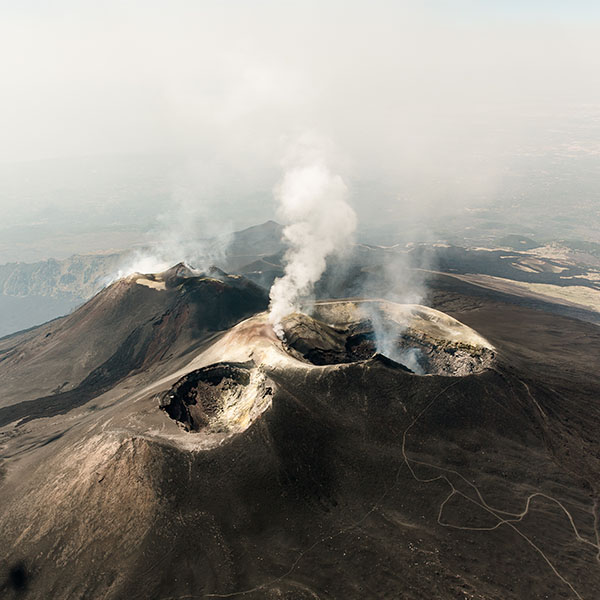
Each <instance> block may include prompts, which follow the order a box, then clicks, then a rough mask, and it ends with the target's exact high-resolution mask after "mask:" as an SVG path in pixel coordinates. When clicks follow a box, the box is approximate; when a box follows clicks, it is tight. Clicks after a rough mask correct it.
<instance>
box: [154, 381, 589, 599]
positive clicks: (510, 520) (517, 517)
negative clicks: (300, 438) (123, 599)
mask: <svg viewBox="0 0 600 600" xmlns="http://www.w3.org/2000/svg"><path fill="white" fill-rule="evenodd" d="M459 381H460V380H459V379H457V380H456V381H454V382H452V383H451V384H449V385H447V386H446V387H445V388H443V389H442V390H441V391H440V392H438V393H437V394H436V395H435V396H434V398H433V399H432V400H430V401H429V403H428V404H427V405H426V406H425V408H423V410H421V412H419V413H418V414H417V416H416V417H415V418H414V419H413V420H412V421H411V423H410V424H409V425H408V427H407V428H406V429H405V430H404V432H403V433H402V447H401V450H402V458H403V462H402V464H401V465H400V466H399V467H398V470H397V471H396V476H395V483H394V485H393V486H392V487H391V488H389V489H386V490H385V492H384V493H383V494H382V495H381V496H380V498H379V500H378V501H377V502H376V503H375V504H374V505H373V506H372V507H371V508H370V509H369V510H368V511H367V512H366V513H365V514H364V515H363V516H362V517H361V518H360V519H358V520H357V521H355V522H353V523H351V524H350V525H348V526H347V527H344V528H342V529H340V530H338V531H337V532H335V533H332V534H329V535H326V536H324V537H322V538H319V539H318V540H316V541H315V542H314V543H313V544H311V545H310V546H308V547H307V548H305V549H304V550H303V551H301V552H300V553H299V554H298V556H297V557H296V559H295V560H294V562H293V563H292V564H291V566H290V567H289V568H288V570H287V571H286V572H285V573H283V574H282V575H279V576H278V577H275V578H274V579H271V580H269V581H267V582H265V583H262V584H260V585H257V586H255V587H253V588H249V589H245V590H239V591H235V592H228V593H222V594H218V593H211V594H202V595H193V594H192V595H184V596H168V597H166V598H162V599H161V600H193V599H197V598H234V597H236V596H245V595H248V594H252V593H255V592H259V591H260V590H265V589H268V588H270V587H272V586H274V585H276V584H277V583H280V582H281V581H283V580H284V579H286V578H287V577H289V576H290V575H291V574H292V572H293V571H294V570H295V569H296V567H297V566H298V564H299V563H300V561H301V560H302V558H303V557H304V556H305V555H306V554H308V553H309V552H310V551H311V550H313V548H315V547H317V546H318V545H320V544H322V543H324V542H326V541H328V540H333V539H335V538H336V537H339V536H340V535H343V534H344V533H347V532H348V531H351V530H352V529H355V528H356V527H358V526H359V525H360V524H361V523H362V522H364V521H365V520H366V519H367V518H368V517H369V516H370V515H371V514H372V513H373V512H375V511H376V510H377V509H378V508H379V507H380V505H381V502H382V501H383V499H384V498H385V497H386V496H387V495H388V493H389V492H390V491H391V490H392V489H394V488H395V487H397V486H398V484H399V479H398V478H399V475H400V472H401V470H402V468H403V467H404V466H406V467H407V468H408V470H409V472H410V474H411V475H412V477H413V478H414V479H415V481H418V482H419V483H433V482H436V481H444V482H445V483H447V484H448V486H449V487H450V493H449V494H448V496H446V498H445V499H444V500H443V501H442V503H441V504H440V508H439V511H438V516H437V522H438V524H439V525H440V526H442V527H448V528H451V529H458V530H462V531H494V530H496V529H498V528H499V527H501V526H502V525H506V526H507V527H510V528H511V529H512V530H513V531H515V533H517V534H518V535H519V536H520V537H521V538H523V540H525V542H527V544H529V545H530V546H531V547H532V548H533V549H534V550H535V551H536V552H537V553H538V554H539V556H540V557H541V558H542V559H543V560H544V562H546V563H547V564H548V566H549V567H550V569H551V570H552V572H553V573H554V575H555V576H556V577H557V578H558V579H559V580H560V581H561V582H562V583H563V584H564V585H566V586H567V587H568V588H569V589H570V590H571V592H572V593H573V595H574V596H575V598H577V600H585V599H584V598H583V596H582V595H581V594H580V593H579V592H578V591H577V590H576V589H575V587H574V586H573V584H572V583H570V582H569V581H568V580H567V579H566V578H565V577H564V576H563V575H562V574H561V573H560V572H559V570H558V569H557V568H556V566H555V565H554V564H553V563H552V561H551V560H550V559H549V558H548V556H547V555H546V554H545V553H544V551H543V550H542V549H541V548H540V547H539V546H538V545H537V544H535V542H533V541H532V540H531V539H530V538H529V537H528V536H527V535H525V534H524V533H523V532H522V531H521V530H519V529H518V528H517V526H516V525H515V523H519V522H521V521H522V520H523V519H524V518H525V516H526V515H527V514H528V513H529V511H530V509H531V503H532V500H533V499H535V498H545V499H546V500H548V501H550V502H553V503H555V504H556V505H557V506H558V507H559V508H560V509H561V510H562V511H563V512H564V514H565V515H566V516H567V518H568V520H569V523H570V525H571V528H572V529H573V532H574V534H575V539H576V540H577V541H578V542H580V543H582V544H586V545H588V546H590V547H592V548H594V549H595V550H596V551H597V554H596V560H597V561H598V562H599V563H600V531H599V522H598V500H597V499H596V500H595V501H594V507H593V515H594V530H595V537H596V543H594V542H592V541H590V540H588V539H586V538H584V537H583V536H582V535H581V534H580V532H579V530H578V529H577V526H576V525H575V521H574V519H573V516H572V515H571V513H570V512H569V510H568V509H567V508H566V507H565V506H564V504H563V503H562V502H560V501H559V500H557V499H556V498H554V497H552V496H549V495H547V494H544V493H543V492H534V493H533V494H530V495H529V497H528V498H527V499H526V503H525V508H524V509H523V510H522V511H521V512H519V513H512V512H509V511H505V510H501V509H498V508H494V507H492V506H490V505H489V504H488V503H487V502H486V500H485V498H484V497H483V494H482V493H481V491H480V490H479V488H478V487H477V486H476V485H475V484H474V483H472V482H470V481H469V480H468V479H466V477H464V476H463V475H462V474H461V473H459V472H458V471H455V470H453V469H447V468H445V467H441V466H439V465H434V464H431V463H428V462H425V461H419V460H416V459H412V458H409V456H408V454H407V452H406V438H407V436H408V433H409V432H410V430H411V429H412V428H413V427H414V426H415V425H416V424H417V422H418V421H419V420H420V419H421V417H422V416H423V415H424V414H425V413H426V412H427V411H428V410H429V409H430V408H431V406H433V404H434V403H435V402H436V401H437V400H438V399H439V398H440V397H441V396H443V395H444V394H446V392H448V391H449V390H450V389H451V388H452V387H454V386H455V385H456V384H457V383H458V382H459ZM522 383H523V385H525V387H526V389H527V393H528V394H529V396H530V398H531V399H532V401H533V402H534V404H535V406H536V407H537V408H538V410H539V411H540V413H541V414H542V416H543V417H544V418H546V415H545V413H544V411H543V410H542V409H541V407H540V406H539V404H538V402H537V401H536V400H535V399H534V398H533V396H532V394H531V392H530V390H529V387H528V386H527V385H526V384H525V383H524V382H522ZM288 393H289V392H288ZM412 465H421V466H425V467H428V468H431V469H436V470H438V471H442V472H444V473H451V474H453V475H455V476H457V477H458V478H459V479H460V480H461V481H463V482H465V483H466V484H467V485H468V486H469V487H470V488H471V489H473V491H474V492H475V494H476V496H477V499H475V498H472V497H471V496H468V495H467V494H465V493H464V492H461V491H460V490H459V489H457V488H456V486H455V485H454V484H453V483H452V481H450V479H449V478H448V477H447V476H446V475H443V474H441V475H436V476H435V477H430V478H422V477H419V476H418V475H417V473H416V472H415V470H414V468H413V466H412ZM455 495H457V496H461V497H462V498H464V499H465V500H467V501H468V502H471V503H472V504H474V505H476V506H478V507H480V508H482V509H483V510H484V511H486V512H488V513H489V514H491V515H493V516H494V517H495V518H496V519H498V522H497V523H496V524H495V525H494V526H492V527H468V526H463V525H453V524H451V523H445V522H443V520H442V517H443V513H444V507H445V506H446V504H447V502H448V501H449V500H450V499H451V498H452V497H454V496H455ZM501 515H504V516H501ZM303 589H304V588H303ZM305 591H309V592H310V593H311V594H312V595H313V596H314V597H315V598H316V599H317V600H318V596H317V595H316V594H314V592H312V591H310V590H306V589H305Z"/></svg>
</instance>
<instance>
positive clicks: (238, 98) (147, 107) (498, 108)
mask: <svg viewBox="0 0 600 600" xmlns="http://www.w3.org/2000/svg"><path fill="white" fill-rule="evenodd" d="M0 11H1V15H2V18H1V19H0V52H1V53H2V56H3V61H2V64H1V65H0V87H1V93H0V130H1V131H2V137H3V142H4V143H3V144H2V148H1V149H0V162H1V163H2V167H1V169H0V193H1V195H0V207H1V208H2V212H3V216H4V218H3V219H2V220H3V222H4V225H3V226H2V227H3V229H2V239H3V240H4V243H3V244H2V246H1V247H0V251H1V252H2V254H1V255H0V261H2V262H5V261H8V260H19V259H21V260H23V259H24V260H36V259H39V258H43V257H46V256H59V257H60V256H65V255H68V254H70V253H72V252H75V251H93V250H103V249H106V248H109V247H123V246H124V245H127V242H128V241H129V242H130V243H135V242H137V243H142V242H144V241H147V239H148V237H150V239H152V240H156V239H157V238H158V237H160V236H161V235H163V233H162V232H163V231H164V229H165V227H166V228H176V227H177V224H178V223H179V222H180V221H183V222H184V223H185V235H186V236H189V235H192V236H193V235H196V236H198V237H207V236H209V235H212V234H213V233H214V232H215V231H220V230H222V229H229V230H231V229H233V228H240V227H243V226H247V225H250V224H252V223H256V222H259V221H260V220H264V219H266V218H270V217H271V216H273V214H274V208H275V202H274V199H273V197H272V188H273V186H274V185H275V183H276V182H277V181H278V180H279V178H280V177H281V173H280V169H279V166H280V162H281V159H282V157H283V156H284V154H285V152H286V148H288V147H289V144H290V142H291V141H292V140H294V139H296V138H297V137H298V136H299V135H302V134H303V133H304V132H306V131H314V132H317V133H318V134H319V135H322V136H323V137H325V138H328V139H331V140H332V141H333V143H334V144H335V147H336V149H337V154H336V157H335V161H334V163H335V164H332V165H331V166H332V169H333V171H334V172H336V173H339V174H340V176H341V177H342V178H343V179H344V181H345V182H346V185H347V186H348V190H349V201H350V203H351V204H352V206H353V207H354V209H355V211H356V212H357V214H358V217H359V223H360V225H359V231H363V232H364V231H366V230H368V229H369V227H371V226H372V225H381V224H385V225H386V227H387V228H388V230H391V232H392V233H394V232H396V233H398V232H402V231H403V229H404V228H405V225H404V223H406V222H407V221H409V220H412V221H414V222H416V223H417V225H415V227H416V228H417V229H420V230H422V232H423V235H428V234H429V233H428V232H430V231H431V230H432V229H435V227H436V226H437V223H435V219H436V218H440V217H441V218H443V217H444V216H452V217H453V218H456V217H457V215H458V216H459V217H460V215H461V214H462V213H461V212H460V211H462V210H464V208H465V207H470V208H472V207H481V206H483V207H490V206H494V205H500V206H501V207H503V208H504V209H505V210H507V211H508V210H509V208H510V206H513V205H517V206H519V207H521V209H523V208H524V207H527V206H529V203H531V205H532V206H533V213H534V214H533V215H531V217H530V218H529V221H530V222H531V223H534V224H535V223H537V222H539V219H540V217H541V218H542V219H543V218H544V207H545V206H547V203H548V202H551V203H554V204H555V205H564V203H572V204H573V206H574V207H575V209H576V210H577V207H578V206H580V205H581V206H583V207H584V208H583V209H582V210H581V211H580V212H579V213H577V214H579V215H581V220H583V221H586V222H589V214H588V213H590V212H592V216H595V217H596V218H597V212H596V213H593V211H589V210H588V208H586V207H589V206H590V203H591V204H593V203H594V202H597V200H598V197H597V191H596V189H595V187H594V186H593V184H592V182H591V181H592V179H594V180H595V176H594V177H592V175H595V174H597V172H598V156H600V146H599V142H598V129H599V124H600V80H598V77H597V76H596V73H597V72H598V69H599V67H600V35H598V33H599V24H600V17H599V14H598V10H596V9H595V8H594V7H593V6H591V5H590V3H584V2H575V3H570V5H569V8H566V7H564V6H563V5H562V4H559V3H552V2H551V3H540V2H533V1H529V2H524V3H519V4H517V3H513V2H510V3H502V5H501V6H491V5H490V3H476V2H468V1H460V2H455V3H452V7H451V8H450V7H449V5H448V4H447V3H443V2H426V3H414V2H413V3H409V2H391V1H387V2H382V1H376V2H369V3H366V2H338V1H329V2H312V1H309V2H302V3H299V2H296V3H292V2H272V1H266V2H254V3H244V2H238V1H230V2H184V1H179V2H173V3H170V4H169V5H168V6H167V5H166V4H163V3H157V2H137V1H136V2H129V3H127V5H123V3H117V2H106V3H102V5H101V6H100V5H97V4H92V3H87V2H83V3H82V2H69V1H66V0H62V1H59V2H55V3H52V6H51V7H50V6H46V5H42V4H40V3H38V2H34V1H25V2H20V3H18V4H13V5H11V6H9V5H7V4H6V3H5V4H3V5H2V7H1V8H0ZM132 157H133V158H132ZM17 163H18V164H17ZM106 165H109V166H108V167H107V166H106ZM581 171H583V172H585V173H587V174H588V175H589V177H587V178H586V177H583V178H581V177H577V175H578V174H579V173H580V172H581ZM40 172H43V173H44V174H45V175H44V176H43V177H40ZM575 178H576V179H577V181H578V182H579V187H578V188H577V189H575V190H573V188H572V187H571V186H565V185H563V183H564V182H565V180H566V181H569V180H570V179H571V180H572V179H575ZM532 179H533V180H535V181H538V182H540V181H541V183H540V185H538V186H536V187H535V189H534V190H531V189H530V188H529V189H528V187H527V184H528V182H530V181H531V180H532ZM542 188H543V189H544V193H543V194H541V193H540V189H542ZM540 196H542V198H540ZM536 202H537V204H535V203H536ZM522 212H523V211H522ZM192 224H193V226H192ZM148 232H151V234H150V236H148V235H147V234H148ZM101 234H103V235H101Z"/></svg>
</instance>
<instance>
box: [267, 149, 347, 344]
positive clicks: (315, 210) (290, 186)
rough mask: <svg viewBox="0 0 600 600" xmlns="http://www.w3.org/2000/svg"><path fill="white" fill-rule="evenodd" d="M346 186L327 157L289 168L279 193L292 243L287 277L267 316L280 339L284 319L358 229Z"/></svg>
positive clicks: (281, 280)
mask: <svg viewBox="0 0 600 600" xmlns="http://www.w3.org/2000/svg"><path fill="white" fill-rule="evenodd" d="M347 194H348V191H347V188H346V185H345V184H344V182H343V180H342V178H341V177H340V176H339V175H335V174H333V173H331V171H330V170H329V169H328V167H327V166H326V165H325V164H324V162H322V161H320V160H313V161H311V162H310V163H309V164H304V165H302V166H296V167H294V168H291V169H289V170H288V171H287V172H286V173H285V175H284V177H283V180H282V182H281V184H280V186H279V189H278V190H277V192H276V198H277V200H278V202H279V210H278V212H279V218H280V219H281V220H282V221H283V222H284V223H287V226H286V227H285V228H284V230H283V237H284V239H285V240H286V241H287V242H288V243H289V246H290V247H289V250H288V251H287V253H286V255H285V257H284V261H285V273H284V275H283V277H280V278H279V279H276V280H275V282H274V283H273V286H272V287H271V292H270V297H271V303H270V309H269V310H270V314H269V320H270V322H271V323H272V325H273V329H274V330H275V333H276V334H277V335H278V336H279V337H280V338H282V337H283V329H282V326H281V320H282V319H283V317H285V316H286V315H288V314H290V313H292V312H295V311H296V310H298V309H299V307H300V303H301V302H302V301H303V300H306V299H307V298H308V297H310V296H311V294H312V292H313V287H314V284H315V283H316V282H317V281H318V280H319V279H320V278H321V275H322V274H323V272H324V271H325V267H326V259H327V257H328V256H330V255H331V254H334V253H336V252H339V251H341V250H343V249H344V248H345V247H346V246H347V244H348V242H349V241H350V239H351V235H352V233H353V232H354V230H355V228H356V215H355V213H354V210H353V209H352V208H351V207H350V206H349V205H348V204H347V202H346V198H347Z"/></svg>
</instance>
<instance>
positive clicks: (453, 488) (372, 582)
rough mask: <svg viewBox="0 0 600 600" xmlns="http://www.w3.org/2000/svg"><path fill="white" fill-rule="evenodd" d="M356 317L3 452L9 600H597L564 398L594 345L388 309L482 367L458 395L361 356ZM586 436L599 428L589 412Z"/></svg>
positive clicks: (246, 344) (223, 363) (217, 345)
mask: <svg viewBox="0 0 600 600" xmlns="http://www.w3.org/2000/svg"><path fill="white" fill-rule="evenodd" d="M145 279H146V281H145V282H142V284H140V283H138V284H136V285H142V286H144V287H148V286H151V287H148V289H149V290H152V289H154V288H155V287H156V286H159V287H162V282H161V281H160V280H158V281H157V279H156V278H154V279H153V278H145ZM167 287H168V286H166V285H165V290H162V289H159V290H154V291H155V292H156V293H163V292H164V291H166V289H167ZM359 309H360V306H357V304H356V303H353V302H345V303H339V302H336V303H324V304H321V305H319V307H318V308H317V314H316V316H317V317H318V319H316V320H315V319H314V318H312V317H308V316H306V315H293V316H291V317H289V318H288V319H286V321H285V322H284V323H283V325H284V330H285V333H286V340H285V341H281V340H279V339H278V338H277V337H276V336H275V335H274V333H273V330H272V328H271V327H270V325H269V324H268V321H267V318H266V315H264V314H258V315H256V316H253V317H250V318H248V319H246V320H244V321H242V322H240V323H239V324H237V325H236V326H234V327H233V328H231V329H230V330H228V331H227V332H226V333H224V334H222V335H216V336H214V338H212V339H210V340H207V341H206V343H204V344H203V345H201V346H200V347H198V348H196V349H191V350H190V351H189V352H187V353H186V354H185V355H184V356H182V360H181V361H177V362H173V363H170V365H169V368H168V369H162V370H161V371H160V372H158V373H154V367H152V368H150V369H146V370H141V371H140V372H138V373H136V374H133V375H130V376H128V377H126V378H123V379H122V380H121V381H120V382H117V383H116V384H115V385H114V386H113V387H111V388H110V389H109V390H106V391H104V393H102V394H101V395H99V396H97V397H95V398H94V399H93V402H92V401H90V402H88V403H87V404H85V405H82V406H80V407H78V408H75V409H73V410H71V411H70V412H68V413H67V414H64V415H56V416H54V417H52V418H47V419H35V420H30V421H27V422H26V423H24V424H21V425H17V426H15V425H14V424H13V425H9V426H6V427H4V428H3V429H2V430H0V433H1V435H2V438H1V439H2V458H3V461H4V462H3V468H4V477H3V479H2V482H1V483H0V507H1V508H0V564H2V565H3V570H2V572H1V573H0V589H2V593H3V594H4V595H5V596H6V597H9V598H11V597H14V598H18V597H26V598H49V597H52V598H81V597H93V598H96V597H102V598H115V599H117V598H159V599H162V598H164V599H166V598H181V597H190V598H215V597H228V598H254V599H264V598H286V599H288V600H292V599H294V600H297V599H307V600H308V599H312V598H323V599H325V598H327V599H338V598H339V599H354V598H356V599H361V600H362V599H364V598H407V599H417V598H439V599H448V600H450V599H455V598H469V597H470V598H477V599H480V600H482V599H486V600H487V599H495V600H497V599H502V600H507V599H515V600H516V599H522V598H583V599H585V600H591V599H593V598H594V597H595V594H596V590H597V589H598V587H599V586H600V570H599V566H598V560H597V555H598V552H599V547H598V531H597V523H598V520H597V518H596V517H597V506H598V504H597V498H598V489H599V484H600V481H599V477H598V473H599V472H600V470H599V468H598V467H599V465H598V458H597V456H596V455H595V452H596V451H597V449H598V445H597V442H596V443H595V445H594V441H593V440H591V439H588V437H589V436H588V435H587V431H586V430H585V429H583V428H582V426H581V405H580V404H578V403H581V402H583V400H584V398H583V396H582V397H581V398H580V397H577V396H576V395H575V394H573V395H572V396H571V397H569V398H567V399H565V398H564V397H563V396H562V394H563V391H562V390H563V387H562V386H563V384H564V382H565V377H567V376H568V375H566V374H568V373H577V374H578V376H579V374H580V373H581V370H580V369H581V367H580V366H578V365H577V364H576V360H577V358H576V357H577V349H578V348H579V349H580V352H581V353H582V354H583V353H584V352H585V353H587V354H589V353H590V352H591V351H592V350H593V349H596V350H598V349H600V334H599V333H598V332H597V331H596V330H595V329H593V328H592V326H590V325H588V324H582V323H579V324H577V323H576V322H573V321H569V320H567V319H561V318H560V317H554V316H553V317H552V319H553V321H554V324H555V333H554V334H553V335H555V336H558V337H556V338H554V339H553V343H552V344H551V345H548V344H544V343H542V342H543V340H544V338H543V331H542V329H543V327H542V325H543V326H545V325H546V321H545V320H544V319H545V316H544V315H540V314H538V313H536V312H535V311H531V310H526V309H520V311H521V312H519V313H517V316H518V319H519V320H520V330H519V328H518V324H516V323H512V324H509V321H510V317H507V314H506V313H502V312H501V308H499V307H498V306H490V307H485V306H482V305H481V304H479V305H478V306H477V307H476V310H475V311H474V313H473V314H471V315H470V314H469V313H468V311H466V312H465V313H464V315H463V316H464V318H465V320H468V321H471V322H472V321H476V320H478V318H479V317H481V315H482V314H483V311H485V310H488V311H489V312H491V313H493V314H495V316H496V320H497V321H498V323H500V326H499V328H495V327H494V325H493V321H490V319H489V313H488V319H479V321H478V322H479V324H480V326H478V327H477V329H478V331H475V330H474V329H471V328H470V327H467V326H466V325H463V324H462V323H461V322H459V321H457V320H456V319H453V318H451V317H449V316H447V315H444V314H443V313H439V312H437V311H434V310H431V309H427V308H425V307H411V308H407V307H398V306H397V305H388V303H386V304H385V305H384V306H383V307H382V309H383V312H384V314H385V315H387V316H388V317H389V318H390V319H392V320H393V321H394V322H395V323H397V322H403V323H404V326H403V329H402V331H403V332H404V333H406V332H410V337H411V339H412V340H413V341H417V342H419V343H424V342H426V341H427V342H433V340H435V341H436V345H437V346H439V351H440V352H445V351H446V350H449V353H448V354H449V355H450V356H453V355H454V356H456V352H455V350H456V349H458V348H460V350H461V351H462V352H465V353H466V354H467V355H469V356H471V357H474V358H476V357H481V356H487V360H486V361H485V362H481V363H480V364H479V368H477V369H473V370H471V371H470V372H468V373H465V372H464V371H463V370H462V369H459V370H458V371H455V372H453V373H446V374H444V375H440V374H427V375H417V374H415V373H412V372H410V371H409V370H408V369H407V368H406V367H405V366H402V365H401V364H399V363H398V362H397V361H393V360H390V359H388V358H386V357H382V356H381V355H380V354H373V355H371V350H373V348H371V347H369V346H368V343H367V342H368V340H369V336H368V335H366V334H368V333H369V331H368V329H369V328H368V327H367V326H366V325H365V323H364V322H363V320H362V318H357V316H358V314H359V312H360V311H359ZM392 317H393V318H392ZM403 319H404V321H403ZM486 323H488V324H489V323H492V325H489V326H487V327H486ZM388 324H389V323H388ZM389 325H390V326H391V324H389ZM359 326H360V327H361V329H360V331H359V332H358V334H357V332H356V329H355V328H356V327H359ZM569 326H570V328H571V329H572V330H573V331H576V332H577V334H578V335H577V337H576V338H575V339H574V340H571V346H570V352H569V353H564V352H563V353H562V356H561V351H560V348H559V346H560V335H561V334H560V332H568V328H569ZM515 328H517V329H515ZM524 329H526V330H527V331H528V332H529V336H527V335H523V330H524ZM584 332H585V336H584V335H583V333H584ZM353 335H365V339H364V340H363V342H365V340H366V342H365V345H364V346H363V348H365V354H364V355H363V356H357V355H351V356H348V355H346V356H344V360H343V361H340V360H337V359H336V360H335V361H330V362H329V363H328V364H319V365H317V364H315V361H313V360H311V359H310V357H309V356H307V355H308V354H310V350H311V349H312V350H315V349H319V350H321V351H325V350H327V351H333V352H334V354H336V353H337V354H336V357H337V358H339V353H340V352H341V349H342V348H346V344H347V342H348V340H349V337H351V336H353ZM564 335H565V337H564V338H562V340H563V342H565V341H566V340H567V335H570V333H569V334H567V333H565V334H564ZM584 338H585V339H584ZM405 342H406V340H404V341H403V342H402V343H405ZM517 342H518V348H517V347H516V344H517ZM344 351H345V350H344ZM486 353H492V354H487V355H486ZM446 358H447V361H446V362H445V363H444V364H446V365H449V364H452V363H451V362H450V358H448V357H446ZM462 358H464V357H461V356H460V355H459V356H457V360H458V363H456V364H459V365H462V364H463V361H462ZM580 358H581V356H580ZM593 360H594V359H592V362H593ZM558 361H562V363H559V362H558ZM558 364H562V371H560V370H559V369H558V366H557V365H558ZM578 369H579V370H578ZM594 382H595V383H594ZM587 385H588V387H586V388H585V394H587V393H589V390H590V389H591V388H590V387H589V386H593V385H598V382H597V380H595V379H592V383H588V384H587ZM598 387H599V389H600V386H598ZM555 389H559V390H560V394H559V393H556V392H555V391H553V390H555ZM577 407H579V413H580V416H576V414H575V413H576V412H577V410H576V409H577ZM565 417H569V420H568V427H567V426H566V425H565ZM585 418H586V419H587V420H590V421H593V422H595V423H598V422H600V419H599V414H598V408H597V406H596V405H590V406H589V407H588V409H587V411H586V414H585ZM578 434H580V438H579V442H578V441H577V435H578ZM584 437H585V443H583V439H584Z"/></svg>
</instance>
